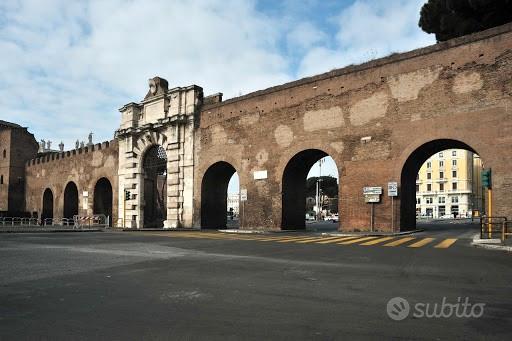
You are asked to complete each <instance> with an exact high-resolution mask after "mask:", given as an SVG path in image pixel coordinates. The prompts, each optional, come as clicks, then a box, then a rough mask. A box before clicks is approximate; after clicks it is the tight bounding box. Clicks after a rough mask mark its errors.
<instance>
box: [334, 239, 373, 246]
mask: <svg viewBox="0 0 512 341" xmlns="http://www.w3.org/2000/svg"><path fill="white" fill-rule="evenodd" d="M375 238H377V237H363V238H357V239H352V240H347V241H345V242H341V243H338V245H349V244H355V243H359V242H364V241H365V240H370V239H375Z"/></svg>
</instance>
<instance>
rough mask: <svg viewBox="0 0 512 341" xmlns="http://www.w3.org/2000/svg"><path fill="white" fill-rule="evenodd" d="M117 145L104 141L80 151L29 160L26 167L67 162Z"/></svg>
mask: <svg viewBox="0 0 512 341" xmlns="http://www.w3.org/2000/svg"><path fill="white" fill-rule="evenodd" d="M115 144H117V141H116V140H111V141H104V142H101V143H96V144H93V145H91V146H85V147H81V148H78V149H72V150H68V151H63V152H53V153H48V154H47V155H44V156H40V157H37V158H34V159H31V160H28V161H27V162H26V166H27V167H30V166H34V165H38V164H41V163H47V162H51V161H58V160H65V159H68V158H72V157H75V156H77V155H82V154H88V153H93V152H95V151H100V150H105V149H108V148H111V147H112V146H113V145H115Z"/></svg>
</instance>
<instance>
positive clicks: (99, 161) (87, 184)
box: [26, 140, 118, 222]
mask: <svg viewBox="0 0 512 341" xmlns="http://www.w3.org/2000/svg"><path fill="white" fill-rule="evenodd" d="M117 168H118V144H117V141H115V140H114V141H109V142H103V143H98V144H95V145H92V146H90V147H84V148H79V149H75V150H71V151H66V152H61V153H53V154H49V155H46V156H43V157H39V158H36V159H32V160H30V161H29V162H27V164H26V176H27V177H26V210H27V211H29V212H38V216H41V212H42V207H43V193H44V191H45V190H46V189H47V188H49V189H50V190H51V191H52V193H53V216H54V217H55V218H62V217H63V207H64V190H65V187H66V185H67V184H68V183H69V182H74V183H75V184H76V186H77V188H78V209H79V215H83V216H90V215H92V214H93V207H94V206H93V205H94V188H95V186H96V183H97V182H98V180H100V179H101V178H106V179H108V181H109V182H110V184H111V186H112V193H113V200H112V201H113V205H112V206H113V208H112V209H113V221H114V222H116V221H117V218H118V214H117V202H118V196H117V195H118V190H117V188H118V179H117ZM84 192H87V193H84ZM84 194H86V195H84Z"/></svg>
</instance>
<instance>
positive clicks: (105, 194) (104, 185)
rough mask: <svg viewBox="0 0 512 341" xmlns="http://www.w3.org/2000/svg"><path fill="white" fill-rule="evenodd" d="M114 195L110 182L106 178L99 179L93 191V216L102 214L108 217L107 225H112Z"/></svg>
mask: <svg viewBox="0 0 512 341" xmlns="http://www.w3.org/2000/svg"><path fill="white" fill-rule="evenodd" d="M113 200H114V193H113V188H112V182H111V181H110V180H109V179H108V178H107V177H101V178H99V179H98V180H97V181H96V183H95V185H94V191H93V214H103V215H105V216H106V217H108V222H109V225H110V226H112V223H113Z"/></svg>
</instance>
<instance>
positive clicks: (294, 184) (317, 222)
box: [281, 149, 339, 231]
mask: <svg viewBox="0 0 512 341" xmlns="http://www.w3.org/2000/svg"><path fill="white" fill-rule="evenodd" d="M338 192H339V176H338V168H337V166H336V163H335V162H334V160H333V159H332V158H331V157H330V156H329V155H328V154H327V153H325V152H324V151H322V150H319V149H308V150H304V151H302V152H300V153H298V154H296V155H295V156H293V157H292V158H291V160H290V161H289V162H288V164H287V165H286V167H285V169H284V173H283V181H282V218H281V229H283V230H305V229H307V230H312V231H326V230H337V229H338V228H339V213H338V207H339V203H338Z"/></svg>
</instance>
